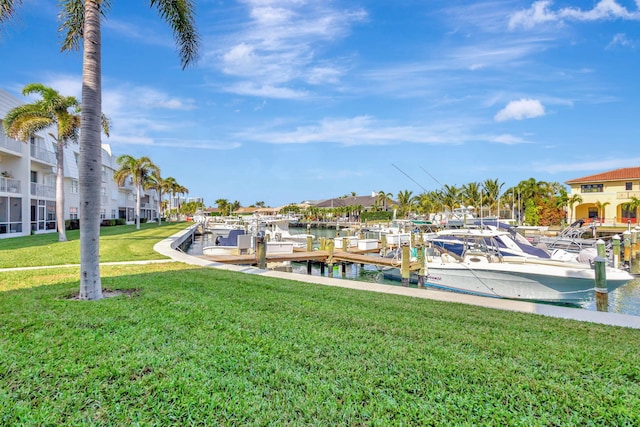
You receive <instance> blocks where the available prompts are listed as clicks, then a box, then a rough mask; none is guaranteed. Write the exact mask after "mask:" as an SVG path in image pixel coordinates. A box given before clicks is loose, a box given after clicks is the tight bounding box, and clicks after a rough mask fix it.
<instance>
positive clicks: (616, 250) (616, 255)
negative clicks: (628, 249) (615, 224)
mask: <svg viewBox="0 0 640 427" xmlns="http://www.w3.org/2000/svg"><path fill="white" fill-rule="evenodd" d="M611 242H612V245H613V266H614V267H615V268H620V236H618V235H617V234H616V235H614V236H613V237H612V238H611Z"/></svg>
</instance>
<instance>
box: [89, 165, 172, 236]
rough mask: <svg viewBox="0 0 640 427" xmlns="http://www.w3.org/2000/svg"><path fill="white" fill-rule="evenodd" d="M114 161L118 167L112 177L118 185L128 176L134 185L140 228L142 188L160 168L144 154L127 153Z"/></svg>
mask: <svg viewBox="0 0 640 427" xmlns="http://www.w3.org/2000/svg"><path fill="white" fill-rule="evenodd" d="M116 161H117V162H118V165H120V168H119V169H118V170H117V171H116V172H115V173H114V174H113V179H114V180H115V181H116V182H117V183H118V185H124V183H125V181H126V180H127V178H129V177H130V178H131V179H132V180H133V185H135V186H136V230H140V207H141V199H142V189H143V187H144V184H145V183H146V182H147V181H148V179H149V177H151V176H153V175H160V168H158V166H156V165H155V164H154V163H153V162H152V161H151V159H150V158H148V157H146V156H143V157H140V158H139V159H136V158H135V157H133V156H130V155H128V154H123V155H122V156H120V157H118V158H117V159H116ZM81 222H82V221H81Z"/></svg>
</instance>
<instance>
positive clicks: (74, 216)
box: [69, 207, 78, 219]
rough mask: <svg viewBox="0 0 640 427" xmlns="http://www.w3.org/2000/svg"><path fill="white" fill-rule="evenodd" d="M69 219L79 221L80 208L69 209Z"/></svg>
mask: <svg viewBox="0 0 640 427" xmlns="http://www.w3.org/2000/svg"><path fill="white" fill-rule="evenodd" d="M69 219H78V208H77V207H73V208H69Z"/></svg>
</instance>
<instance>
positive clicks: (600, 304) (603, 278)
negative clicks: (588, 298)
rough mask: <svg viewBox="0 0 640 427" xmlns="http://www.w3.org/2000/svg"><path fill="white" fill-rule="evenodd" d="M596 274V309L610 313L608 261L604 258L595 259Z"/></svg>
mask: <svg viewBox="0 0 640 427" xmlns="http://www.w3.org/2000/svg"><path fill="white" fill-rule="evenodd" d="M594 261H595V272H596V309H597V310H598V311H609V290H608V289H607V260H606V259H605V258H604V257H601V256H597V257H596V258H595V260H594Z"/></svg>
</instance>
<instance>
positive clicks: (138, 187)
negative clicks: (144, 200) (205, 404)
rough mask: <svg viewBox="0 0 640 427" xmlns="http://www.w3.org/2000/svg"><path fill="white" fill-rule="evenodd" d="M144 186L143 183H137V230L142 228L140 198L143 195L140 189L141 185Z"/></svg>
mask: <svg viewBox="0 0 640 427" xmlns="http://www.w3.org/2000/svg"><path fill="white" fill-rule="evenodd" d="M141 186H142V184H139V183H138V185H136V195H137V196H136V230H140V206H141V201H140V198H141V196H142V194H141V193H142V191H141V190H140V187H141Z"/></svg>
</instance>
